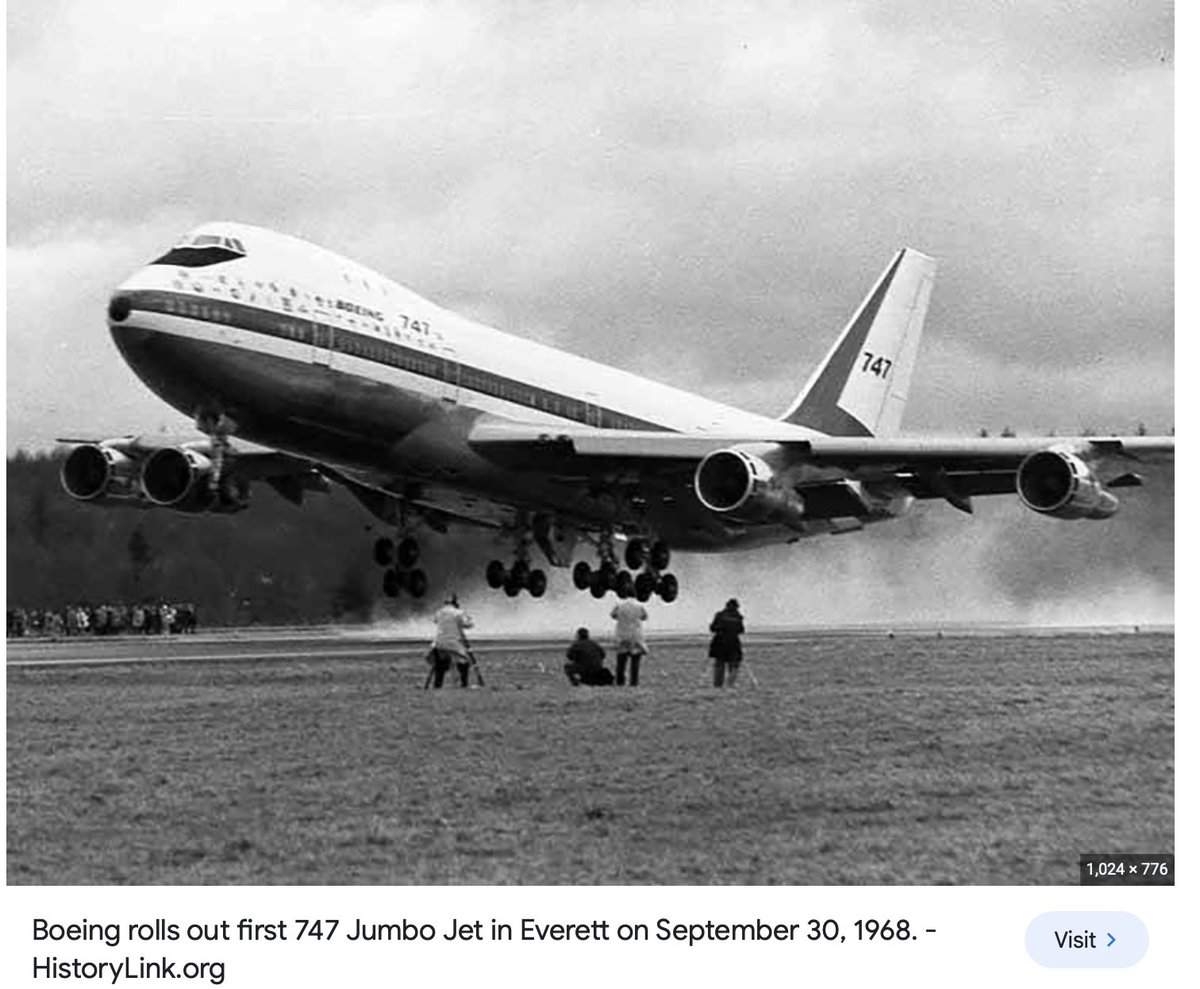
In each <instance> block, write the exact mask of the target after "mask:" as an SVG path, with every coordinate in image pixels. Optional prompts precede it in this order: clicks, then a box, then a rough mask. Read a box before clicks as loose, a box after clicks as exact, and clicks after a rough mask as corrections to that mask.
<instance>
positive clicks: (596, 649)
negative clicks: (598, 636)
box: [567, 639, 604, 673]
mask: <svg viewBox="0 0 1200 989" xmlns="http://www.w3.org/2000/svg"><path fill="white" fill-rule="evenodd" d="M567 662H569V663H574V664H575V666H576V667H577V668H578V670H579V672H580V673H591V672H593V671H595V670H599V669H600V668H602V667H603V666H604V647H603V646H601V645H600V643H599V642H596V641H595V640H593V639H576V640H575V641H574V642H572V643H571V648H569V649H568V650H567Z"/></svg>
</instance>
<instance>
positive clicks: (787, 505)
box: [692, 447, 804, 525]
mask: <svg viewBox="0 0 1200 989" xmlns="http://www.w3.org/2000/svg"><path fill="white" fill-rule="evenodd" d="M692 487H693V488H694V489H695V492H696V497H697V498H698V499H699V500H700V504H702V505H703V506H704V507H705V508H707V509H708V510H709V511H710V512H716V513H717V514H718V515H727V516H729V517H730V518H732V519H737V520H738V521H740V522H779V523H782V524H783V525H798V524H799V523H800V522H801V521H802V520H803V518H804V499H803V498H801V497H800V496H799V495H798V494H796V492H795V491H793V490H792V489H791V488H789V487H787V486H786V485H785V484H782V483H780V481H779V479H778V478H777V477H776V476H775V472H774V471H773V470H772V469H771V467H770V465H769V464H767V463H766V461H764V460H763V459H762V458H761V457H757V456H755V455H754V454H753V453H748V452H747V451H745V450H739V449H738V448H737V447H731V448H730V449H728V450H717V451H715V452H714V453H710V454H709V455H708V456H707V457H705V458H704V459H703V460H701V461H700V464H699V465H698V466H697V467H696V474H695V477H694V478H693V480H692Z"/></svg>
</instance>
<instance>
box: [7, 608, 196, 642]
mask: <svg viewBox="0 0 1200 989" xmlns="http://www.w3.org/2000/svg"><path fill="white" fill-rule="evenodd" d="M195 631H196V606H195V605H194V604H190V603H180V604H169V603H167V602H165V601H163V602H159V603H157V604H155V603H152V602H148V603H142V604H97V605H85V604H72V605H68V606H67V607H65V608H62V609H61V610H55V609H53V608H46V609H41V608H9V609H8V636H9V638H14V637H20V636H26V635H49V636H67V635H162V634H164V633H169V634H171V635H177V634H182V633H187V632H195Z"/></svg>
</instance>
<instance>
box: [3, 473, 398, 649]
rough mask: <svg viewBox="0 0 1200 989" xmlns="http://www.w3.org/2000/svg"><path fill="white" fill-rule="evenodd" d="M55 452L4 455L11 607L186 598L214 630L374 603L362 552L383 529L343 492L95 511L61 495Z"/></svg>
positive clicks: (322, 618)
mask: <svg viewBox="0 0 1200 989" xmlns="http://www.w3.org/2000/svg"><path fill="white" fill-rule="evenodd" d="M63 459H64V454H63V453H61V452H57V451H56V452H53V453H39V454H32V455H31V454H27V453H24V452H20V451H19V452H18V453H17V455H16V456H14V457H10V458H9V459H8V501H7V505H8V601H7V605H8V607H9V608H38V609H55V610H61V609H64V608H66V607H68V606H70V605H79V604H83V605H98V604H106V603H107V604H115V603H122V604H126V605H132V604H135V603H139V602H152V601H161V600H169V601H189V602H193V603H194V604H195V606H196V609H197V611H198V613H199V615H200V620H201V623H202V624H203V625H204V626H212V625H243V624H256V623H258V624H304V623H319V622H327V621H331V620H333V621H355V620H366V619H368V618H369V617H370V616H371V614H372V611H373V609H375V608H377V607H378V599H379V598H380V594H379V589H378V587H377V582H378V580H379V572H378V569H377V568H376V567H375V566H374V564H373V563H372V562H371V559H370V549H371V543H372V540H373V539H374V538H375V537H376V536H377V535H381V534H385V533H386V528H385V527H382V526H380V525H377V524H376V525H374V526H372V523H373V521H374V520H373V519H372V518H371V516H369V515H368V514H367V513H366V512H365V511H364V510H363V508H362V506H361V505H359V504H358V503H357V502H356V501H354V499H353V498H351V497H350V496H349V495H347V494H346V493H345V492H344V491H342V490H341V489H340V488H335V489H334V490H333V491H332V492H331V493H330V494H328V495H320V494H318V495H315V496H310V497H309V498H308V499H307V500H306V501H305V503H304V505H303V506H301V507H299V508H297V507H296V506H294V505H290V504H288V503H286V502H285V501H283V500H282V499H280V498H279V497H278V496H277V495H275V494H274V492H272V491H270V490H269V489H268V488H267V487H266V486H265V485H260V486H257V487H256V488H255V489H254V491H253V496H252V498H251V504H250V507H249V508H248V509H247V510H246V511H244V512H241V513H238V514H236V515H189V514H185V513H181V512H173V511H170V510H165V509H138V508H102V507H97V506H93V505H88V504H84V503H81V502H78V501H75V500H74V499H73V498H71V497H69V496H68V495H67V494H66V492H65V491H63V489H62V486H61V484H60V483H59V470H60V469H61V467H62V462H63ZM368 529H373V530H375V531H367V530H368ZM387 606H388V607H389V608H391V610H392V611H393V612H394V613H397V614H400V613H403V611H404V610H405V609H406V608H412V607H413V606H414V605H413V603H412V601H411V599H397V600H396V601H394V602H393V601H390V600H389V601H388V602H387Z"/></svg>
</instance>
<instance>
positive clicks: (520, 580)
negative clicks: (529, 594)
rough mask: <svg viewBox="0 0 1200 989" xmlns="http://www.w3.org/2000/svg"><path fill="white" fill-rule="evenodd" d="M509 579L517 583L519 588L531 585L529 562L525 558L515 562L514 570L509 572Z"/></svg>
mask: <svg viewBox="0 0 1200 989" xmlns="http://www.w3.org/2000/svg"><path fill="white" fill-rule="evenodd" d="M508 579H509V580H510V581H512V582H513V583H514V584H516V585H517V589H518V590H520V589H521V588H522V587H528V586H529V564H528V563H526V562H525V561H524V560H517V562H516V563H514V564H513V568H512V570H511V571H510V572H509V575H508Z"/></svg>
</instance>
